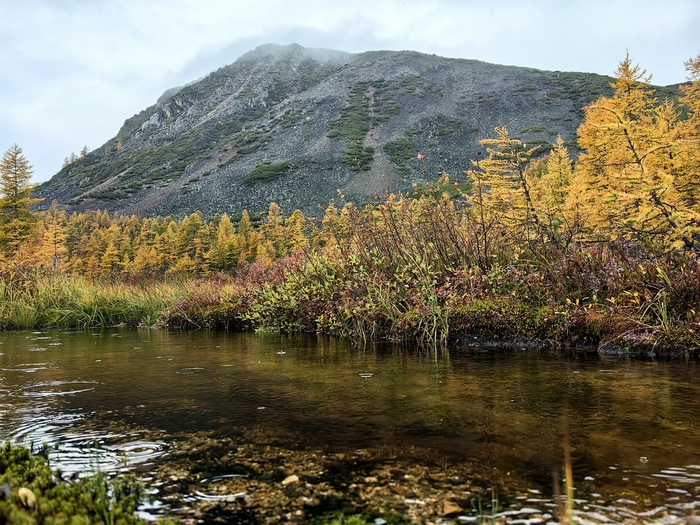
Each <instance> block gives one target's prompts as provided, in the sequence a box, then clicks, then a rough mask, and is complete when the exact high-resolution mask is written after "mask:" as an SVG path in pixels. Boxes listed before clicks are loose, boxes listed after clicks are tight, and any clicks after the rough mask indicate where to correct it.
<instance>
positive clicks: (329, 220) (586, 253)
mask: <svg viewBox="0 0 700 525" xmlns="http://www.w3.org/2000/svg"><path fill="white" fill-rule="evenodd" d="M685 66H686V70H687V73H688V80H689V81H688V82H687V83H685V84H683V85H681V90H682V93H683V94H682V96H681V97H680V98H679V99H678V100H668V99H664V100H660V99H659V98H658V97H657V96H656V95H655V93H654V90H653V88H652V87H651V86H650V80H651V76H650V75H647V73H646V71H644V70H643V69H641V68H640V67H639V66H638V65H635V64H634V63H633V61H632V59H631V58H630V57H629V56H627V57H626V58H625V59H624V60H623V61H622V62H620V64H619V66H618V68H617V70H616V72H615V78H616V81H615V83H614V84H613V88H614V90H615V92H614V95H613V96H612V97H602V98H600V99H598V100H596V101H595V102H593V103H592V104H590V105H589V106H587V107H586V108H585V117H584V121H583V123H582V125H581V126H580V128H579V130H578V140H577V148H576V149H574V150H570V149H569V148H567V146H566V145H565V144H564V141H563V140H562V138H561V137H558V139H557V141H556V142H555V143H554V144H553V145H552V146H551V148H548V149H546V150H543V149H542V148H541V146H539V145H538V146H535V147H531V146H530V145H527V144H523V143H522V142H521V141H520V140H519V139H518V138H515V137H513V136H512V135H511V132H510V130H509V129H508V127H507V126H502V127H498V128H496V129H495V133H494V135H493V137H491V138H485V139H483V140H481V141H480V144H481V146H482V151H481V152H479V153H478V154H477V155H476V157H475V158H473V159H471V160H468V161H465V171H464V173H460V174H448V173H444V174H443V175H442V177H441V178H440V179H439V180H438V181H435V182H433V183H429V184H425V185H421V186H414V188H413V191H411V192H408V193H407V194H400V195H394V194H386V195H383V196H379V197H378V198H377V200H376V202H374V203H372V204H368V205H365V206H362V207H360V206H357V205H355V204H353V203H351V202H346V201H345V199H344V196H343V195H342V192H340V191H339V195H338V200H337V201H336V202H331V203H328V204H327V206H325V207H323V208H320V209H319V216H318V218H308V217H305V216H304V215H303V214H302V213H301V212H300V211H299V210H296V211H292V212H291V213H289V212H290V210H282V209H280V207H279V206H277V204H275V203H272V204H271V205H270V207H269V210H268V211H267V213H266V214H263V215H262V216H260V217H257V216H255V217H251V216H250V215H249V214H248V212H247V211H245V210H243V211H242V212H241V214H240V216H236V217H229V216H228V215H226V214H222V215H217V216H214V217H213V218H205V217H203V216H202V214H201V213H199V212H196V213H193V214H191V215H189V216H185V217H184V218H182V219H178V218H174V217H156V218H142V217H137V216H122V215H118V214H115V215H110V214H109V213H107V212H106V211H97V210H96V211H89V212H84V213H73V214H71V215H68V214H67V213H66V212H65V211H64V210H62V209H60V208H59V207H58V205H57V204H56V203H55V202H54V204H53V205H52V207H51V208H50V209H49V210H48V211H47V212H44V213H41V214H37V213H33V212H32V211H31V208H32V205H33V204H34V203H35V201H36V199H33V198H32V189H33V187H32V186H31V184H29V181H30V178H31V166H30V165H29V162H28V161H27V160H26V159H25V158H24V156H23V154H22V150H21V148H19V147H17V146H13V147H12V148H10V149H9V150H8V151H7V152H6V153H5V156H4V158H3V160H2V164H1V166H0V194H1V195H2V197H1V198H0V252H1V255H0V264H1V268H2V270H1V272H0V327H1V328H3V329H18V328H39V327H50V326H54V327H86V326H100V325H101V326H114V325H121V324H123V325H129V326H139V325H144V326H163V327H178V328H203V327H206V328H225V329H256V330H267V331H277V330H282V331H311V332H319V333H327V334H334V335H338V336H343V337H350V338H353V339H357V340H366V339H373V338H388V339H393V340H412V341H419V342H422V343H425V344H429V345H442V344H446V343H448V342H456V341H464V340H466V339H467V338H469V339H470V340H473V339H474V338H476V339H477V340H484V341H494V340H495V341H500V342H502V343H503V344H514V343H518V344H524V343H527V344H535V345H538V344H540V345H541V344H547V345H556V346H564V347H569V346H579V345H585V346H593V347H597V348H599V349H602V350H611V351H619V352H628V351H629V352H634V351H640V352H643V353H659V354H681V355H688V354H695V353H696V352H697V351H698V349H700V259H698V255H699V253H700V55H698V56H697V57H695V58H692V59H690V60H688V61H687V62H686V63H685ZM420 155H421V154H420V153H419V154H418V156H419V158H420Z"/></svg>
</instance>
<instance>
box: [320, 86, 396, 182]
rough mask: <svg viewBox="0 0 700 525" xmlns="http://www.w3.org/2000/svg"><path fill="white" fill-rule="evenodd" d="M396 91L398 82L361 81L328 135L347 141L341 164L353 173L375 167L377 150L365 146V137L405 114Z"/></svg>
mask: <svg viewBox="0 0 700 525" xmlns="http://www.w3.org/2000/svg"><path fill="white" fill-rule="evenodd" d="M393 89H394V83H392V82H391V81H388V80H384V79H380V80H375V81H372V82H358V83H357V84H355V86H353V88H352V89H351V91H350V100H349V101H348V104H347V106H345V108H343V110H342V111H341V113H340V117H339V118H338V119H337V120H335V121H333V122H331V127H330V130H329V131H328V136H329V137H331V138H339V139H347V144H346V146H345V148H344V149H343V156H342V158H341V161H342V163H343V164H345V165H347V166H350V169H351V170H353V171H365V170H368V169H369V168H370V167H371V162H372V159H373V157H374V149H373V148H370V147H364V146H363V142H364V139H365V136H366V135H367V133H369V131H370V129H372V128H373V127H374V126H376V125H378V124H379V123H381V122H386V121H387V120H389V117H390V116H391V115H394V114H397V113H399V112H400V111H401V105H400V104H399V103H398V102H396V99H395V98H394V96H393V91H392V90H393Z"/></svg>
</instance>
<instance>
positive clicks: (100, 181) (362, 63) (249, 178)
mask: <svg viewBox="0 0 700 525" xmlns="http://www.w3.org/2000/svg"><path fill="white" fill-rule="evenodd" d="M611 81H612V79H611V78H610V77H605V76H601V75H594V74H587V73H565V72H550V71H540V70H535V69H528V68H523V67H512V66H499V65H494V64H488V63H484V62H479V61H476V60H462V59H449V58H442V57H438V56H434V55H425V54H421V53H416V52H410V51H404V52H390V51H376V52H367V53H361V54H349V53H343V52H338V51H329V50H320V49H306V48H303V47H301V46H299V45H296V44H292V45H289V46H277V45H271V44H268V45H264V46H261V47H258V48H256V49H255V50H253V51H251V52H249V53H247V54H245V55H243V56H242V57H240V58H239V59H238V60H236V62H234V63H233V64H231V65H228V66H225V67H222V68H221V69H219V70H217V71H215V72H213V73H211V74H210V75H208V76H207V77H205V78H203V79H202V80H199V81H197V82H194V83H192V84H189V85H187V86H184V87H181V88H173V89H170V90H168V91H166V93H164V94H163V95H162V96H161V97H160V98H159V99H158V101H157V102H156V104H155V105H153V106H151V107H149V108H147V109H145V110H143V111H142V112H140V113H139V114H137V115H135V116H133V117H132V118H130V119H128V120H127V121H126V122H125V123H124V126H123V127H122V128H121V130H119V132H118V133H117V135H116V136H115V137H114V138H113V139H111V140H110V141H108V142H107V143H106V144H104V145H103V146H101V147H100V148H97V149H96V150H94V151H92V152H91V153H89V154H88V155H87V156H85V157H83V158H81V159H78V160H76V161H75V162H74V163H72V164H70V165H68V166H66V167H65V168H63V169H62V170H61V171H60V172H59V173H57V174H56V175H55V176H54V177H53V178H52V179H51V180H49V181H48V182H46V183H44V184H42V185H41V186H40V187H39V188H38V189H37V192H36V195H37V196H38V197H44V198H45V201H44V202H43V204H42V206H44V207H48V206H50V203H51V201H52V200H54V199H56V200H58V202H59V204H61V205H62V206H64V207H66V208H67V209H69V210H85V209H107V210H110V211H119V212H121V213H126V214H132V213H134V214H139V215H145V216H155V215H168V214H174V215H175V216H182V215H184V214H189V213H192V212H194V211H195V210H200V211H201V212H202V213H203V214H204V215H205V216H212V215H214V214H216V213H223V212H227V213H228V214H231V215H235V214H238V213H240V212H241V211H242V210H243V209H248V210H249V211H250V212H261V211H264V210H266V209H267V207H268V205H269V203H270V202H272V201H274V202H277V203H278V204H279V205H280V206H281V207H282V208H283V209H284V210H286V211H288V212H291V211H292V210H294V209H297V208H299V209H301V210H302V211H303V212H305V213H306V214H307V215H315V214H318V206H319V205H326V204H327V203H328V202H329V200H331V199H334V198H335V199H337V196H338V194H337V191H338V190H341V191H342V193H343V194H344V195H345V197H346V199H347V200H350V201H354V202H356V203H363V202H367V201H371V200H372V199H373V198H374V196H375V195H376V194H377V193H379V192H382V191H383V190H388V191H392V192H396V191H406V190H408V189H410V188H411V186H412V184H413V183H422V182H425V181H429V180H435V179H436V178H438V177H439V176H440V174H441V173H442V172H443V171H447V172H448V173H451V174H453V179H455V180H457V179H459V177H463V170H464V169H466V168H468V167H469V160H470V159H471V158H474V154H475V153H476V151H477V150H479V144H478V140H479V139H481V138H486V137H491V136H493V128H494V127H495V126H498V125H503V124H506V125H508V127H509V129H510V131H511V134H512V135H514V136H518V137H519V138H521V139H522V140H523V141H524V142H526V143H528V144H529V145H534V144H543V145H546V144H548V143H549V142H553V141H554V140H555V138H556V135H557V134H559V133H560V134H561V135H562V137H564V140H566V141H573V140H574V139H575V133H576V129H577V127H578V125H579V123H580V118H581V116H582V108H583V107H584V106H585V105H586V104H587V103H589V102H590V101H592V100H594V99H595V98H597V97H598V96H600V95H601V94H609V93H610V92H611V89H610V86H609V84H610V82H611ZM667 91H669V92H670V93H671V94H673V93H672V90H670V89H669V90H667ZM418 153H423V154H425V158H424V160H422V161H421V160H419V159H418V158H417V154H418Z"/></svg>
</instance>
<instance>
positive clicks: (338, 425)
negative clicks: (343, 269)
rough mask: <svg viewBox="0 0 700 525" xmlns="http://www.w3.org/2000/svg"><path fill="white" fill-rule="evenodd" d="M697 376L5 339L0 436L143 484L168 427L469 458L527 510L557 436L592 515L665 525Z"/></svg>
mask: <svg viewBox="0 0 700 525" xmlns="http://www.w3.org/2000/svg"><path fill="white" fill-rule="evenodd" d="M699 372H700V370H699V369H698V364H697V363H695V362H656V361H641V360H629V359H625V358H619V357H601V356H599V355H597V354H595V353H590V352H589V353H585V352H584V353H577V354H572V353H557V352H547V351H541V350H536V351H535V350H524V349H517V350H493V349H488V350H482V349H475V348H450V349H449V350H445V351H439V352H437V353H435V352H432V351H427V350H421V349H418V348H414V347H407V346H398V345H396V346H395V345H390V344H372V345H366V346H356V345H352V344H350V343H348V342H346V341H339V340H336V339H330V338H321V337H316V336H302V335H298V336H281V335H259V334H247V333H244V334H222V333H208V332H203V331H198V332H185V333H181V332H167V331H156V330H126V329H124V330H122V329H113V330H106V331H86V332H72V331H57V330H56V331H42V332H5V333H0V441H3V440H4V441H11V442H14V443H18V444H25V445H30V444H34V446H37V445H40V444H42V443H48V444H49V445H51V446H52V447H53V448H54V450H53V452H52V456H51V457H52V461H53V463H54V466H57V467H60V468H61V469H62V471H63V472H64V473H65V474H66V475H70V474H76V475H84V474H88V473H90V472H94V471H95V470H96V469H97V470H102V471H104V470H107V471H125V470H132V471H136V472H137V473H139V474H140V475H141V476H144V477H145V476H147V475H148V473H149V471H151V470H153V469H155V468H156V467H157V466H158V464H159V462H160V461H163V460H164V458H166V457H167V456H168V454H169V450H171V448H172V446H173V442H172V440H175V439H177V438H175V437H172V436H173V435H176V434H177V433H178V432H179V433H181V434H179V435H183V434H182V432H185V433H193V434H195V433H197V432H214V433H215V435H217V436H227V435H237V434H240V432H242V431H244V430H245V429H246V428H251V427H253V426H255V427H256V428H263V429H266V430H268V431H269V432H270V433H274V434H275V435H276V436H280V438H279V439H281V440H282V442H284V436H290V437H289V439H290V446H291V445H292V441H293V446H294V447H297V448H298V447H313V448H317V449H322V450H325V451H327V452H328V453H333V454H336V453H344V452H348V451H350V452H352V451H357V450H358V449H360V450H362V449H369V448H372V447H379V446H382V447H394V448H397V449H401V448H403V449H407V448H412V449H413V450H422V451H424V452H425V454H426V456H425V457H430V458H432V459H431V460H432V461H443V462H445V463H446V464H447V463H453V462H472V463H473V464H475V465H479V466H480V467H488V468H489V469H492V470H493V471H494V472H497V473H501V475H502V474H503V473H507V475H508V476H512V477H513V478H515V477H518V478H519V479H523V480H525V482H526V483H527V484H528V486H530V487H533V489H532V491H531V493H532V494H533V495H536V496H537V497H533V498H529V499H528V500H527V501H523V502H522V505H523V506H529V507H532V506H536V505H537V504H538V503H540V504H543V505H544V504H545V503H546V502H547V501H550V502H551V494H552V491H553V486H552V483H553V482H552V472H553V470H555V471H556V470H558V471H559V472H561V466H562V464H563V457H564V455H563V454H564V453H563V446H564V443H567V442H568V443H570V447H571V458H572V465H573V473H574V482H575V484H576V486H577V490H579V492H578V496H577V497H579V498H581V500H580V501H586V502H588V503H590V504H592V505H594V504H595V502H596V498H597V497H599V495H600V494H601V493H605V494H607V495H611V494H612V495H613V496H612V497H613V500H610V499H609V498H608V500H606V501H607V503H606V504H605V505H602V500H600V503H601V504H600V505H598V506H597V507H596V506H595V505H594V507H595V512H593V513H592V514H591V516H593V518H595V519H593V518H592V519H593V521H596V519H597V520H598V521H605V520H606V519H612V520H614V521H618V518H619V516H620V515H624V516H630V515H632V516H638V517H640V519H641V518H644V517H649V518H651V517H654V515H655V513H659V512H660V511H661V510H662V509H663V513H662V514H663V515H664V516H666V520H667V521H668V520H669V519H670V518H669V517H673V516H687V515H690V514H694V513H695V512H696V511H700V496H699V495H698V494H699V493H700V425H699V422H700V421H699V420H700V403H698V400H699V399H700V385H699V383H698V373H699ZM156 430H157V431H158V432H160V433H161V434H162V435H163V436H166V437H165V438H163V439H153V438H152V436H153V431H156ZM144 436H150V437H149V438H145V437H144ZM167 436H171V437H170V438H168V437H167ZM145 479H148V478H145ZM484 483H488V481H485V482H484ZM600 497H602V496H600ZM615 497H617V498H618V499H614V498H615ZM538 498H539V499H538ZM548 498H550V499H548ZM520 499H521V500H524V499H525V498H524V497H523V496H521V497H520ZM610 501H612V502H613V503H612V510H611V509H610V507H611V504H610ZM620 508H624V509H625V511H624V512H623V513H622V514H621V513H620V512H618V511H619V509H620ZM630 513H631V514H630ZM582 519H585V515H584V516H583V518H582ZM671 521H672V520H671Z"/></svg>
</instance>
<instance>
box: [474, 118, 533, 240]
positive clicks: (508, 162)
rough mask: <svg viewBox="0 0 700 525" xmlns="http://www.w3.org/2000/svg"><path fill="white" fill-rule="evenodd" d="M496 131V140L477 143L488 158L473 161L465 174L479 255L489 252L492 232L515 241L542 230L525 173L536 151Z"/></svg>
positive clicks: (501, 129)
mask: <svg viewBox="0 0 700 525" xmlns="http://www.w3.org/2000/svg"><path fill="white" fill-rule="evenodd" d="M495 131H496V135H497V137H496V138H494V139H483V140H481V141H479V143H480V144H481V145H482V146H485V147H486V151H487V152H488V157H487V158H485V159H483V160H480V159H477V160H475V161H472V168H471V169H469V170H467V172H466V173H467V177H468V178H469V181H470V183H471V186H472V191H471V194H470V195H469V196H468V197H467V201H468V203H469V204H470V212H471V214H472V216H473V219H474V222H475V224H478V225H479V227H478V228H479V229H480V230H481V231H480V232H478V234H477V235H478V236H479V238H480V240H479V241H478V242H479V243H480V244H481V248H480V251H482V252H483V251H488V244H489V241H488V237H489V236H491V235H492V234H493V233H494V231H493V230H495V229H499V231H500V234H501V235H502V236H514V237H515V238H516V239H518V240H529V239H532V238H534V237H536V236H539V235H540V234H541V230H542V224H541V223H542V221H541V220H540V218H539V216H538V213H537V209H536V207H535V204H534V201H533V196H532V194H531V190H532V181H531V180H530V178H529V176H528V173H527V168H528V165H529V162H530V159H531V158H532V155H533V154H534V152H535V150H534V149H530V150H527V149H525V147H524V146H523V144H522V142H521V141H520V140H518V139H514V138H511V136H510V135H509V133H508V128H507V127H506V126H500V127H497V128H496V130H495Z"/></svg>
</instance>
